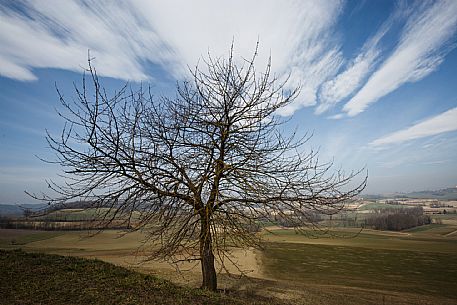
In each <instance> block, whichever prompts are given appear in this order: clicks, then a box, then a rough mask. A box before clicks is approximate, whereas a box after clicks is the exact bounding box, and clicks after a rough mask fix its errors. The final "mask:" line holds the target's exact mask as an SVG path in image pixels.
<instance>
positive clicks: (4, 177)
mask: <svg viewBox="0 0 457 305" xmlns="http://www.w3.org/2000/svg"><path fill="white" fill-rule="evenodd" d="M232 40H233V41H234V45H235V53H236V54H237V55H238V56H245V57H247V56H250V55H252V52H253V50H254V47H255V44H256V42H257V40H259V42H260V49H259V56H258V59H257V65H258V69H259V70H261V69H262V67H264V65H265V63H266V62H267V59H268V57H269V56H270V55H271V57H272V65H273V71H274V73H275V74H276V75H277V76H278V78H280V79H281V78H283V77H286V76H289V82H288V86H289V87H290V88H293V87H295V86H298V85H300V86H301V88H302V89H301V93H300V96H299V97H298V98H297V99H296V101H295V102H294V103H293V104H292V105H290V106H289V107H287V108H285V109H281V110H280V111H279V114H280V115H282V116H284V117H289V116H292V119H291V121H290V122H289V123H288V126H290V127H291V128H297V129H298V131H299V133H304V132H306V131H311V132H313V133H314V137H313V138H312V140H311V141H310V142H309V143H308V144H309V147H310V149H311V148H313V149H319V150H320V159H321V160H322V161H329V160H333V161H334V163H335V166H336V168H343V169H346V170H351V169H360V168H362V167H366V169H367V170H368V174H369V181H368V187H367V189H366V191H365V192H366V193H386V192H406V191H412V190H423V189H436V188H441V187H449V186H455V185H457V94H456V93H457V73H456V72H457V48H456V46H457V1H454V0H450V1H387V0H385V1H330V0H329V1H317V0H316V1H262V2H260V1H119V2H117V1H106V2H105V1H77V0H69V1H58V0H55V1H53V0H49V1H24V2H22V1H1V2H0V88H1V95H0V143H1V145H0V203H23V202H31V199H30V198H28V197H27V196H26V195H25V194H24V190H29V191H32V192H39V191H42V190H44V191H45V190H46V183H45V182H44V180H45V179H46V178H53V179H57V180H58V179H59V178H58V176H57V175H58V173H59V168H58V167H56V166H55V165H51V164H46V163H43V162H42V161H40V160H39V159H38V158H37V157H36V155H38V156H40V157H43V158H49V157H52V152H51V151H50V150H49V149H47V148H46V147H47V144H46V141H45V138H44V136H45V130H46V129H47V130H49V131H50V132H51V133H58V132H59V130H61V128H62V127H63V121H62V120H61V119H59V117H58V116H57V115H56V112H55V108H58V107H59V102H58V98H57V94H56V90H55V84H57V86H58V87H59V88H60V90H61V91H62V92H63V93H64V94H65V96H66V97H68V98H71V96H72V95H73V89H72V86H73V82H76V83H79V82H80V81H81V77H82V71H83V69H84V67H86V66H87V52H88V50H90V52H91V56H93V57H95V59H94V65H95V67H96V69H97V71H98V73H99V75H100V76H102V82H103V84H104V86H105V87H106V88H107V89H108V90H109V91H112V90H115V89H116V88H119V87H120V86H122V85H123V84H124V83H125V82H126V81H128V82H130V83H131V84H137V83H140V82H143V83H150V84H151V85H152V88H153V91H154V92H155V93H156V95H169V94H173V88H174V86H175V83H176V81H179V80H183V79H186V78H187V77H188V76H189V75H188V72H187V66H195V65H196V64H197V62H198V60H199V59H201V58H202V57H205V56H206V54H207V53H208V51H209V52H210V53H211V54H212V55H214V56H223V55H226V54H227V52H228V50H229V47H230V44H231V42H232Z"/></svg>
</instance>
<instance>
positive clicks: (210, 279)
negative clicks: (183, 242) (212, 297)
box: [200, 220, 217, 291]
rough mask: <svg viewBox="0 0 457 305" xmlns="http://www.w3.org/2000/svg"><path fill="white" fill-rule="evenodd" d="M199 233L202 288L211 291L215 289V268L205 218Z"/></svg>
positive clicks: (209, 232)
mask: <svg viewBox="0 0 457 305" xmlns="http://www.w3.org/2000/svg"><path fill="white" fill-rule="evenodd" d="M201 230H202V231H201V234H200V258H201V265H202V277H203V281H202V288H203V289H208V290H211V291H216V289H217V277H216V268H214V254H213V247H212V239H211V231H210V228H209V225H208V223H207V222H206V220H202V225H201Z"/></svg>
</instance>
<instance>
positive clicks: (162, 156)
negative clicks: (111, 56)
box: [42, 47, 366, 290]
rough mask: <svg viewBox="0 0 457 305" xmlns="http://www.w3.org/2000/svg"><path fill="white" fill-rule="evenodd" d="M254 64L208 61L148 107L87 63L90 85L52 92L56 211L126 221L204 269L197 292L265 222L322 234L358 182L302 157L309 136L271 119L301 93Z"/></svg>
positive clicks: (156, 254)
mask: <svg viewBox="0 0 457 305" xmlns="http://www.w3.org/2000/svg"><path fill="white" fill-rule="evenodd" d="M256 56H257V52H255V53H254V55H253V56H252V58H250V59H239V58H235V56H234V54H233V47H232V49H231V51H230V53H229V55H228V56H227V57H219V58H213V57H211V56H208V58H207V59H206V60H205V61H204V63H203V65H202V66H197V67H196V68H195V69H190V73H191V77H190V79H189V80H188V81H184V82H181V83H179V84H178V85H177V90H176V96H175V97H173V98H171V97H157V98H156V97H154V96H153V95H152V93H151V89H150V88H149V87H143V86H140V87H139V88H136V89H132V87H131V86H129V85H126V86H124V87H123V88H121V90H119V91H117V92H115V93H114V94H111V95H110V94H108V93H107V92H106V91H105V90H104V88H103V86H102V84H101V81H100V80H99V78H98V76H97V73H96V70H95V68H94V67H93V65H92V63H91V60H89V68H88V70H87V76H85V77H84V78H83V81H82V84H81V86H79V87H78V86H75V90H76V96H75V98H74V99H70V100H68V99H67V98H65V97H64V95H63V94H61V93H60V92H59V96H60V101H61V103H62V106H63V107H62V110H61V112H59V114H60V116H61V117H62V118H64V120H65V122H66V124H65V127H64V128H63V131H62V133H61V135H60V136H57V137H56V136H52V135H49V134H48V142H49V145H50V147H51V149H52V150H54V151H55V153H56V156H57V159H56V160H55V161H54V162H56V163H58V164H60V165H61V166H62V168H63V170H64V177H65V178H66V180H65V181H66V182H65V183H64V184H59V183H53V182H49V187H50V188H52V189H53V190H54V191H55V192H57V193H58V194H59V195H58V196H51V197H50V196H46V195H45V196H44V197H42V199H44V200H50V201H52V202H59V203H61V202H69V201H74V200H87V201H91V202H92V203H93V205H95V206H97V207H103V208H108V209H104V211H109V212H106V214H105V221H112V220H114V219H116V221H119V219H122V220H123V221H124V222H125V223H126V224H128V225H129V227H130V228H132V229H133V230H137V229H142V230H145V231H146V232H147V233H148V236H150V238H151V241H152V242H153V243H154V244H155V245H156V246H155V247H153V248H152V250H151V251H152V252H151V257H153V258H159V259H166V260H171V261H177V260H181V259H185V260H197V261H200V262H201V267H202V275H203V282H202V287H204V288H207V289H211V290H215V289H216V287H217V279H216V270H215V265H214V262H215V260H219V261H220V262H222V266H223V265H224V264H223V262H224V261H225V260H227V259H230V253H229V249H230V247H232V246H237V247H246V246H249V247H250V246H255V245H260V244H259V235H258V234H257V233H256V232H255V231H256V230H255V229H254V228H256V227H258V226H259V225H260V224H261V223H262V222H265V221H271V220H272V219H273V218H281V219H286V220H287V222H288V224H289V225H290V226H293V227H295V228H297V230H301V229H303V228H305V227H312V228H316V227H317V226H319V224H318V222H317V220H316V214H326V215H332V214H336V213H338V212H339V211H341V210H343V209H344V208H345V205H346V203H347V202H348V200H350V199H352V198H354V197H355V196H356V195H357V194H359V193H360V191H361V190H362V189H363V188H364V186H365V183H366V177H362V179H361V182H360V183H359V184H357V185H356V186H355V187H350V185H349V184H350V183H351V181H352V180H353V179H354V177H356V176H357V175H358V173H359V172H350V173H348V174H345V173H344V172H342V171H338V170H336V171H334V170H333V167H332V164H329V163H324V164H322V163H319V161H318V158H317V157H318V153H317V152H316V151H307V147H306V145H305V144H306V142H307V140H308V139H309V136H307V135H306V136H304V137H297V136H296V134H295V133H293V132H285V131H284V126H285V125H284V124H285V120H284V118H282V117H280V116H278V115H277V110H278V109H279V108H281V107H284V106H286V105H288V104H290V103H291V102H293V100H294V99H296V98H297V96H298V92H299V88H297V89H295V90H286V89H285V84H286V82H281V81H279V80H278V79H277V78H276V77H275V76H274V75H273V74H272V72H271V64H270V63H268V64H267V66H266V68H265V69H264V70H263V71H262V72H261V73H258V72H256V70H255V59H256Z"/></svg>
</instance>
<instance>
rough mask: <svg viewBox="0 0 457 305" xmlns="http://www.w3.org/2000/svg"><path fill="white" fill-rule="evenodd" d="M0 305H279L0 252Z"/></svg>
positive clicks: (100, 265)
mask: <svg viewBox="0 0 457 305" xmlns="http://www.w3.org/2000/svg"><path fill="white" fill-rule="evenodd" d="M0 283H1V285H0V295H1V296H2V297H1V298H0V304H9V305H15V304H17V305H19V304H20V305H27V304H49V305H55V304H65V305H71V304H208V305H210V304H235V305H236V304H240V305H245V304H277V303H278V301H277V300H276V301H274V302H273V301H272V300H270V299H266V298H262V297H259V296H255V297H254V299H253V296H250V297H249V298H248V297H242V296H236V295H226V294H220V293H210V292H207V291H202V290H199V289H190V288H184V287H180V286H176V285H174V284H172V283H170V282H168V281H164V280H161V279H159V278H157V277H154V276H151V275H144V274H140V273H136V272H133V271H130V270H128V269H125V268H122V267H118V266H115V265H112V264H109V263H105V262H102V261H99V260H87V259H81V258H75V257H64V256H58V255H49V254H38V253H26V252H23V251H20V250H14V251H3V250H0Z"/></svg>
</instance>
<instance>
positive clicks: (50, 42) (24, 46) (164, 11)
mask: <svg viewBox="0 0 457 305" xmlns="http://www.w3.org/2000/svg"><path fill="white" fill-rule="evenodd" d="M342 6H343V3H342V1H318V2H316V1H293V0H291V1H281V2H279V1H262V3H261V4H259V2H258V1H242V0H236V1H230V2H223V3H221V2H220V1H209V0H200V1H177V0H170V1H141V0H139V1H135V0H132V1H128V2H114V1H104V2H100V1H78V0H70V1H59V0H49V1H38V0H32V1H29V2H26V4H25V7H23V8H22V13H19V11H18V10H12V9H9V8H6V6H5V7H4V8H2V7H1V6H0V28H1V29H2V30H1V31H0V45H1V47H0V75H2V76H5V77H10V78H15V79H18V80H34V79H36V76H35V75H34V74H33V69H34V68H60V69H66V70H72V71H77V72H80V71H81V67H82V66H84V65H85V60H86V58H87V50H88V49H90V50H91V55H92V56H94V57H95V58H96V62H95V65H96V67H97V71H98V72H99V74H100V75H102V76H110V77H115V78H120V79H124V80H136V81H139V80H144V79H148V78H149V77H150V76H149V75H148V70H147V68H146V66H145V63H148V62H151V63H154V64H157V65H159V66H161V67H162V68H163V69H165V70H166V71H168V72H169V73H171V74H172V75H173V76H174V77H176V78H182V77H183V76H185V75H186V73H187V65H190V66H193V65H195V64H196V63H197V61H198V60H199V59H200V58H201V57H202V56H203V57H205V56H206V55H207V52H208V51H209V52H210V53H211V54H212V55H215V56H220V55H226V54H227V52H228V49H229V47H230V43H231V41H232V40H234V42H235V52H236V54H239V55H241V56H244V57H250V56H252V52H253V50H254V48H255V44H256V41H257V40H260V50H259V57H258V64H259V69H261V67H264V65H265V64H266V62H267V60H268V57H269V56H270V54H271V57H272V59H273V68H274V72H275V73H276V74H277V76H278V77H280V78H281V77H285V75H289V76H290V83H289V84H290V85H291V86H297V85H302V93H301V96H300V99H297V102H296V104H293V105H291V106H290V108H288V109H284V110H283V114H285V115H287V114H291V113H292V112H293V111H295V110H296V109H298V108H300V107H302V106H309V105H313V104H315V103H316V92H317V90H318V87H319V86H320V84H321V83H322V82H324V81H326V80H327V79H329V78H331V77H333V76H334V75H335V74H336V72H337V71H338V69H339V66H340V65H341V63H342V60H343V59H342V57H341V54H340V52H339V45H338V43H337V42H336V41H335V39H334V38H333V35H332V32H333V30H334V28H333V27H334V25H335V23H336V21H337V19H338V16H339V15H340V13H341V11H342ZM1 63H3V64H1Z"/></svg>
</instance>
